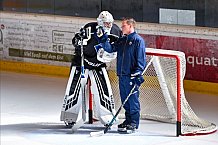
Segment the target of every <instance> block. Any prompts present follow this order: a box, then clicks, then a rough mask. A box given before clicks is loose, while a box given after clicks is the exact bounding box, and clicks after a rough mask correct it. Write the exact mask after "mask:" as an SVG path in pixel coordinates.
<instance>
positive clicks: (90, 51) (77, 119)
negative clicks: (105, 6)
mask: <svg viewBox="0 0 218 145" xmlns="http://www.w3.org/2000/svg"><path fill="white" fill-rule="evenodd" d="M113 22H114V19H113V16H112V15H111V14H110V13H109V12H107V11H102V12H101V13H100V14H99V17H98V18H97V22H90V23H88V24H86V25H85V26H84V27H83V28H82V30H81V31H80V32H78V33H76V34H75V36H74V38H73V40H72V43H73V45H74V47H75V54H74V56H73V59H72V63H71V71H70V76H69V80H68V83H67V87H66V92H65V96H64V100H63V106H62V109H61V116H60V119H61V121H64V122H65V123H66V125H68V126H72V127H73V126H74V124H79V123H80V124H81V122H82V123H84V122H86V121H88V111H87V109H88V103H89V102H88V101H89V99H88V95H87V80H88V79H90V81H91V92H92V94H93V101H94V104H95V108H94V109H95V113H96V114H95V115H96V116H97V118H98V119H99V120H100V122H101V123H102V124H104V125H106V124H108V123H109V122H110V121H111V119H112V118H113V114H114V113H115V106H114V98H113V94H112V89H111V85H110V81H109V78H108V74H107V70H106V64H105V63H106V62H109V61H111V60H112V59H114V58H116V54H115V53H112V54H108V53H106V52H102V50H99V51H98V52H96V50H95V48H94V46H95V45H97V44H99V43H101V41H104V38H102V37H103V36H104V35H102V33H107V34H108V38H105V39H107V40H105V41H110V42H111V43H113V42H114V41H116V40H117V39H118V38H119V37H120V36H121V30H120V29H119V27H118V26H117V25H116V24H114V23H113ZM81 37H82V38H83V39H81ZM81 40H82V41H81ZM81 46H83V55H84V62H83V63H84V68H85V71H84V72H85V73H84V74H85V78H81Z"/></svg>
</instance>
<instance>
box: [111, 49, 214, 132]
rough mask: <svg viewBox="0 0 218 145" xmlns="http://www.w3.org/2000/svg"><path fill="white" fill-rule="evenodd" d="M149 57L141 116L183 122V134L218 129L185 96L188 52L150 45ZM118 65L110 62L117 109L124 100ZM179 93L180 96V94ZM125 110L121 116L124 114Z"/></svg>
mask: <svg viewBox="0 0 218 145" xmlns="http://www.w3.org/2000/svg"><path fill="white" fill-rule="evenodd" d="M146 56H147V65H148V68H147V70H146V72H145V74H144V79H145V82H144V83H143V84H142V86H141V87H140V103H141V119H152V120H157V121H162V122H169V123H177V122H181V125H180V124H179V127H177V128H178V129H179V130H180V131H179V132H181V133H179V134H182V135H196V134H208V133H212V132H214V131H216V129H217V127H216V125H215V124H213V123H211V122H209V121H207V120H204V119H201V118H199V117H198V116H196V114H195V113H194V112H193V110H192V109H191V107H190V105H189V103H188V102H187V100H186V98H185V93H184V89H183V79H184V76H185V72H186V59H185V54H184V53H183V52H179V51H173V50H161V49H152V48H147V49H146ZM176 58H177V59H176ZM178 61H179V63H178ZM115 65H116V62H112V63H110V64H108V70H109V77H110V82H111V85H112V90H113V94H114V98H115V105H116V110H117V109H118V108H119V106H120V104H121V103H120V97H119V86H118V79H117V76H116V71H115V69H116V66H115ZM178 65H179V66H178ZM178 73H179V75H178ZM178 77H180V78H179V79H178ZM178 95H180V97H177V96H178ZM178 98H179V99H178ZM179 104H181V105H179ZM180 106H181V108H180ZM123 110H124V109H123ZM123 110H122V112H121V113H120V115H119V117H122V116H124V115H123V114H124V111H123ZM180 110H181V111H180ZM178 119H179V120H178ZM177 125H178V124H177Z"/></svg>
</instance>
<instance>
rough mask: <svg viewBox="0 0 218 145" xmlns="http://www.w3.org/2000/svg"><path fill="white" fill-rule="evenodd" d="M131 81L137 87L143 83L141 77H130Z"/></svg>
mask: <svg viewBox="0 0 218 145" xmlns="http://www.w3.org/2000/svg"><path fill="white" fill-rule="evenodd" d="M132 80H133V83H134V84H136V85H137V86H140V85H141V84H142V83H143V82H144V81H145V80H144V78H143V76H141V75H139V76H135V77H132Z"/></svg>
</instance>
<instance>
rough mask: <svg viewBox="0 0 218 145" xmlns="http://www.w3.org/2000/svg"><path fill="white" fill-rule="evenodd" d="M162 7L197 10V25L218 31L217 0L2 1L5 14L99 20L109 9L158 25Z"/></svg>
mask: <svg viewBox="0 0 218 145" xmlns="http://www.w3.org/2000/svg"><path fill="white" fill-rule="evenodd" d="M159 8H166V9H181V10H195V13H196V18H195V20H196V26H206V27H217V28H218V15H217V13H218V0H0V10H3V11H17V12H27V13H43V14H53V15H66V16H79V17H91V18H96V17H97V16H98V14H99V13H100V12H101V11H102V10H108V11H110V12H111V13H112V14H113V16H114V18H115V19H118V20H119V19H121V18H122V17H125V16H128V17H134V18H135V19H136V20H137V21H140V22H151V23H159Z"/></svg>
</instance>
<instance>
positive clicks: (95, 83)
mask: <svg viewBox="0 0 218 145" xmlns="http://www.w3.org/2000/svg"><path fill="white" fill-rule="evenodd" d="M89 77H90V80H91V91H92V93H93V101H94V104H95V108H94V109H95V112H96V117H97V118H99V119H100V121H101V123H102V124H104V125H106V124H109V123H110V121H111V120H112V118H113V116H114V114H115V105H114V98H113V94H112V89H111V85H110V81H109V78H108V74H107V71H106V69H105V68H101V69H100V70H90V72H89Z"/></svg>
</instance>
